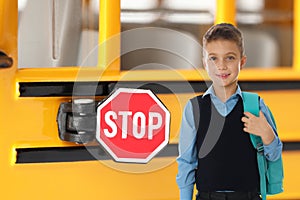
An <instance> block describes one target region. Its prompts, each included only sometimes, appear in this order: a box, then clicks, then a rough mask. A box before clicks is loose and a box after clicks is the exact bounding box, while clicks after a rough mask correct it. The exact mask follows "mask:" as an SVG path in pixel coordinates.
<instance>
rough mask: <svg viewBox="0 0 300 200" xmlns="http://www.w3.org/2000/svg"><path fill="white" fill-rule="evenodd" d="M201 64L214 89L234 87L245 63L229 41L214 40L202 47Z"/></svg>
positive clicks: (238, 51) (235, 46)
mask: <svg viewBox="0 0 300 200" xmlns="http://www.w3.org/2000/svg"><path fill="white" fill-rule="evenodd" d="M204 51H205V52H204V57H203V64H204V67H205V69H206V70H207V72H208V75H209V77H210V78H211V80H212V81H213V85H214V86H215V87H228V86H232V85H233V86H234V87H235V86H236V83H237V80H238V75H239V72H240V70H241V69H242V67H243V66H244V65H245V63H246V57H245V56H242V57H241V52H240V50H239V48H238V46H237V44H236V43H235V42H233V41H230V40H215V41H211V42H209V43H206V45H205V46H204Z"/></svg>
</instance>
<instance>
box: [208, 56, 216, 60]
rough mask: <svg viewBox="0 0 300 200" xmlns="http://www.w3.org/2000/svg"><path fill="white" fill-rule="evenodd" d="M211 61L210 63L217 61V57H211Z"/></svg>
mask: <svg viewBox="0 0 300 200" xmlns="http://www.w3.org/2000/svg"><path fill="white" fill-rule="evenodd" d="M209 60H210V61H215V60H217V57H215V56H211V57H209Z"/></svg>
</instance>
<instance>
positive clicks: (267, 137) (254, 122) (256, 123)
mask: <svg viewBox="0 0 300 200" xmlns="http://www.w3.org/2000/svg"><path fill="white" fill-rule="evenodd" d="M244 115H245V116H244V117H242V122H244V131H245V132H247V133H252V134H254V135H257V136H260V137H261V139H262V141H263V143H264V144H265V145H268V144H270V143H271V142H272V141H273V140H274V138H275V135H274V131H273V129H272V127H271V126H270V124H269V123H268V121H267V120H266V118H265V116H264V114H263V112H262V111H260V112H259V117H256V116H255V115H253V114H251V113H250V112H245V113H244Z"/></svg>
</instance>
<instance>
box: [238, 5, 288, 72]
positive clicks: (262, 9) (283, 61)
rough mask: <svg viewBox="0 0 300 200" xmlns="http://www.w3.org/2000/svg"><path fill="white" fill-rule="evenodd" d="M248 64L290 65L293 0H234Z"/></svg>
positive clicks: (254, 65)
mask: <svg viewBox="0 0 300 200" xmlns="http://www.w3.org/2000/svg"><path fill="white" fill-rule="evenodd" d="M236 20H237V24H238V27H239V28H240V29H241V30H242V31H243V33H244V37H245V49H246V54H247V66H248V67H264V68H270V67H277V66H292V55H293V0H287V1H284V2H283V1H281V0H251V1H248V0H238V1H237V18H236Z"/></svg>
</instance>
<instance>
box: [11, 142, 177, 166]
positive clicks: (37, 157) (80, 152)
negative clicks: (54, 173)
mask: <svg viewBox="0 0 300 200" xmlns="http://www.w3.org/2000/svg"><path fill="white" fill-rule="evenodd" d="M16 151H17V159H16V163H17V164H25V163H51V162H76V161H92V160H111V159H112V158H111V157H110V156H109V155H108V154H107V153H106V152H105V151H104V150H103V149H102V148H101V147H100V146H88V147H85V146H78V147H47V148H18V149H16ZM177 155H178V150H177V144H169V145H168V146H167V147H166V148H164V149H163V150H161V151H160V152H159V153H158V155H156V157H171V156H177Z"/></svg>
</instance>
